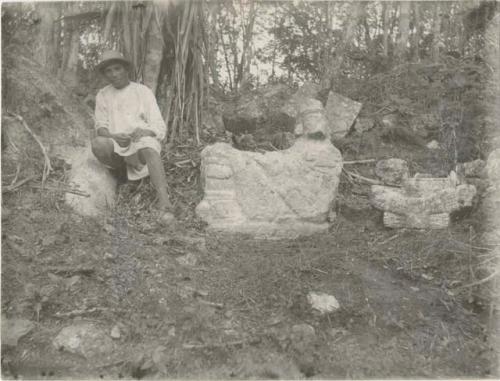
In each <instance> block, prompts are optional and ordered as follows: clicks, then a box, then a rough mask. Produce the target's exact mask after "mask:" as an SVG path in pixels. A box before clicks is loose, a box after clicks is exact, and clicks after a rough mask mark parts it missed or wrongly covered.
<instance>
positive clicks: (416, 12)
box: [412, 1, 422, 62]
mask: <svg viewBox="0 0 500 381" xmlns="http://www.w3.org/2000/svg"><path fill="white" fill-rule="evenodd" d="M421 34H422V27H421V25H420V7H419V6H418V2H417V1H415V2H414V3H413V38H412V50H413V55H412V60H413V62H419V61H420V54H419V41H420V36H421Z"/></svg>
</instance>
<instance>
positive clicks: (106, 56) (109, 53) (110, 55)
mask: <svg viewBox="0 0 500 381" xmlns="http://www.w3.org/2000/svg"><path fill="white" fill-rule="evenodd" d="M114 62H120V63H121V64H123V65H124V66H125V68H126V69H130V67H131V66H132V62H130V61H129V60H127V59H126V58H125V57H124V56H123V54H121V53H120V52H118V51H116V50H106V51H105V52H104V53H102V56H101V62H99V63H98V64H97V66H96V69H97V70H98V71H99V72H101V73H102V72H103V70H104V69H105V68H106V66H108V65H109V64H111V63H114Z"/></svg>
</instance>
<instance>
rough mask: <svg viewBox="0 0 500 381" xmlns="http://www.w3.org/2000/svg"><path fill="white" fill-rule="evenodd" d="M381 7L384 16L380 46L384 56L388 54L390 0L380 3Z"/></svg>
mask: <svg viewBox="0 0 500 381" xmlns="http://www.w3.org/2000/svg"><path fill="white" fill-rule="evenodd" d="M382 9H383V11H382V12H383V15H384V16H383V17H384V26H383V27H384V35H383V38H382V46H383V52H384V53H383V54H384V56H386V57H387V56H388V55H389V20H390V9H391V3H390V2H385V1H384V2H383V3H382Z"/></svg>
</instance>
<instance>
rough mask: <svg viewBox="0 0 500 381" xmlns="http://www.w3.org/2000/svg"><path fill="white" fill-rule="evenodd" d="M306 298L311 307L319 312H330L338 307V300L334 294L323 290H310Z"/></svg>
mask: <svg viewBox="0 0 500 381" xmlns="http://www.w3.org/2000/svg"><path fill="white" fill-rule="evenodd" d="M307 300H308V302H309V303H310V304H311V306H312V308H314V309H315V310H318V311H319V312H321V313H326V312H332V311H335V310H337V309H339V308H340V305H339V302H338V301H337V299H335V296H333V295H328V294H325V293H323V292H310V293H309V295H307Z"/></svg>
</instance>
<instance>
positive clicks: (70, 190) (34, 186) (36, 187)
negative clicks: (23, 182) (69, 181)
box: [31, 185, 90, 197]
mask: <svg viewBox="0 0 500 381" xmlns="http://www.w3.org/2000/svg"><path fill="white" fill-rule="evenodd" d="M31 188H33V189H42V190H44V189H45V190H53V191H60V192H66V193H72V194H76V195H77V196H82V197H90V194H88V193H85V192H82V191H79V190H77V189H70V188H52V187H47V186H43V185H41V186H40V185H31Z"/></svg>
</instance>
